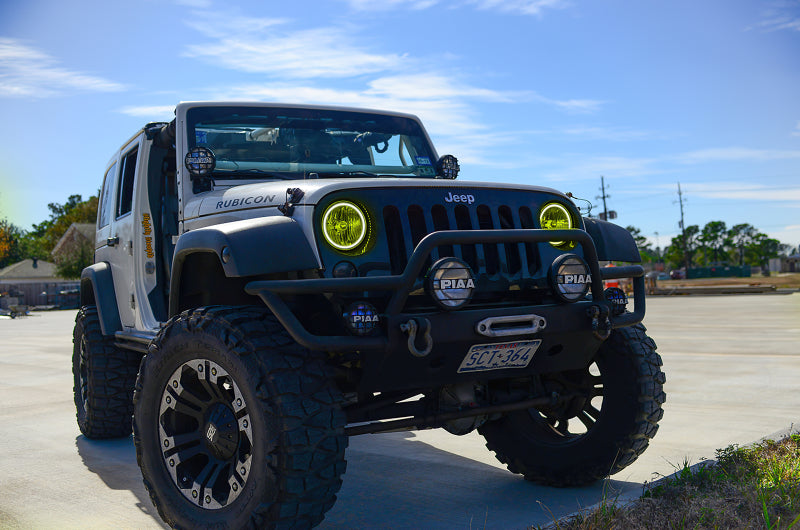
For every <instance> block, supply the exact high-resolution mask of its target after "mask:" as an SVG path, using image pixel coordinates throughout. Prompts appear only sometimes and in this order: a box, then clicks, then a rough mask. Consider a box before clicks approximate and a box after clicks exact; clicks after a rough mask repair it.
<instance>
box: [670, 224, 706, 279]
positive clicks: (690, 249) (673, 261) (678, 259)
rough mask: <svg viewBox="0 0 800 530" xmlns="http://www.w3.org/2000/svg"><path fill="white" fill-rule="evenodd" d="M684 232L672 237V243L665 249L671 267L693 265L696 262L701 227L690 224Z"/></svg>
mask: <svg viewBox="0 0 800 530" xmlns="http://www.w3.org/2000/svg"><path fill="white" fill-rule="evenodd" d="M684 233H685V234H686V238H685V239H684V235H683V234H678V235H677V236H675V237H673V238H672V241H671V242H670V245H669V246H668V247H667V248H666V249H665V250H664V259H665V260H666V261H667V263H669V265H670V267H671V268H680V267H686V266H689V267H692V266H693V265H694V264H695V256H696V254H697V250H698V241H697V238H698V235H699V234H700V227H699V226H698V225H690V226H687V227H686V230H684Z"/></svg>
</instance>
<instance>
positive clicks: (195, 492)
mask: <svg viewBox="0 0 800 530" xmlns="http://www.w3.org/2000/svg"><path fill="white" fill-rule="evenodd" d="M192 497H194V498H195V499H196V498H197V490H192Z"/></svg>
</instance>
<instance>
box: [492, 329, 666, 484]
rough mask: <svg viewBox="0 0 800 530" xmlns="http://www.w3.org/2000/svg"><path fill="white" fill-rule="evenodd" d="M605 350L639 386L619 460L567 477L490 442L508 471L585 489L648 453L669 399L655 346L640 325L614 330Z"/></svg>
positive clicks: (619, 444) (619, 448)
mask: <svg viewBox="0 0 800 530" xmlns="http://www.w3.org/2000/svg"><path fill="white" fill-rule="evenodd" d="M602 349H611V350H616V351H617V352H618V353H620V354H623V355H624V356H625V359H626V360H627V363H628V365H629V368H630V369H632V370H634V371H635V374H636V381H637V384H638V412H637V414H636V417H635V421H634V424H633V426H632V428H631V429H630V430H629V431H628V432H627V433H620V436H619V438H617V439H616V440H615V444H616V446H617V456H616V458H615V459H614V461H613V462H612V463H611V465H607V464H605V463H599V464H598V465H594V466H587V467H584V468H582V469H575V468H572V470H571V472H567V473H565V472H563V470H559V469H558V466H559V464H558V463H554V465H553V466H548V465H544V466H532V465H530V463H528V462H525V461H524V460H523V458H522V456H523V455H524V449H523V448H520V451H519V452H515V451H509V450H508V449H504V448H503V447H501V446H500V445H499V444H497V443H493V442H492V441H490V440H489V438H487V443H486V447H487V448H488V449H489V450H490V451H492V452H494V453H495V456H496V457H497V459H498V460H499V461H500V462H502V463H504V464H506V466H507V467H508V469H509V471H511V472H513V473H518V474H521V475H523V476H524V477H525V478H526V479H527V480H530V481H533V482H536V483H538V484H544V485H547V486H556V487H573V486H583V485H586V484H590V483H592V482H595V481H597V480H601V479H603V478H605V477H607V476H609V475H613V474H614V473H617V472H619V471H621V470H622V469H624V468H625V467H627V466H629V465H630V464H632V463H633V462H634V461H635V460H636V459H637V458H638V457H639V455H641V454H642V453H643V452H644V451H645V450H646V449H647V447H648V445H649V443H650V440H651V439H652V438H653V437H654V436H655V434H656V432H657V431H658V422H659V421H660V420H661V418H662V417H663V416H664V410H663V408H662V405H663V404H664V402H665V401H666V398H667V396H666V393H665V392H664V389H663V385H664V383H665V381H666V376H665V375H664V373H663V372H662V371H661V366H662V365H663V362H662V360H661V356H660V355H659V354H658V353H657V352H656V344H655V342H654V341H653V339H651V338H650V337H648V336H647V334H646V328H645V327H644V325H642V324H637V325H635V326H630V327H624V328H619V329H617V330H615V331H614V332H613V333H612V334H611V337H609V339H608V341H607V342H606V344H604V345H603V347H602ZM602 349H601V351H602ZM484 429H485V427H482V428H481V429H479V432H481V433H482V434H483V433H484V432H485V431H484ZM512 453H518V454H512Z"/></svg>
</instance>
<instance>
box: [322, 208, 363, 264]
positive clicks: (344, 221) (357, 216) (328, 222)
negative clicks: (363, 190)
mask: <svg viewBox="0 0 800 530" xmlns="http://www.w3.org/2000/svg"><path fill="white" fill-rule="evenodd" d="M368 230H369V221H368V219H367V214H366V213H364V210H362V209H361V208H359V207H358V206H356V205H355V204H353V203H352V202H348V201H339V202H335V203H333V204H331V205H330V206H328V208H327V209H326V210H325V213H324V214H322V233H323V235H324V236H325V241H327V242H328V244H329V245H330V246H332V247H333V248H335V249H336V250H340V251H342V252H348V251H351V250H354V249H355V248H357V247H358V246H359V245H360V244H362V243H363V242H364V240H365V239H366V238H367V232H368Z"/></svg>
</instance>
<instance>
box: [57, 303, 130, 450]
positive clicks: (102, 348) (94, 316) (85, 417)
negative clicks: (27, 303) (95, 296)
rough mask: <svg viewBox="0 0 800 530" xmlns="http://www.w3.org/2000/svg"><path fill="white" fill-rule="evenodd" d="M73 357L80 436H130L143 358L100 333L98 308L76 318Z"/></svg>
mask: <svg viewBox="0 0 800 530" xmlns="http://www.w3.org/2000/svg"><path fill="white" fill-rule="evenodd" d="M81 336H84V337H85V339H86V346H87V350H88V358H87V359H86V362H87V365H88V366H87V385H88V388H87V392H88V399H87V401H88V407H87V408H86V409H84V404H83V400H82V399H81V395H80V394H81V390H80V386H79V385H80V383H79V381H80V354H81V353H80V341H81ZM72 355H73V357H72V374H73V385H74V386H73V393H74V396H75V406H76V408H77V419H78V427H79V428H80V430H81V432H82V433H83V434H84V436H86V437H87V438H91V439H107V438H124V437H126V436H129V435H130V434H131V419H132V417H133V389H134V385H135V383H136V375H137V373H138V369H139V359H140V358H141V354H140V353H137V352H134V351H130V350H124V349H122V348H118V347H116V346H114V339H113V337H106V336H104V335H103V334H102V332H101V328H100V318H99V316H98V313H97V308H96V307H95V306H84V307H82V308H81V309H80V310H79V311H78V314H77V316H76V317H75V330H74V332H73V354H72Z"/></svg>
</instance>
